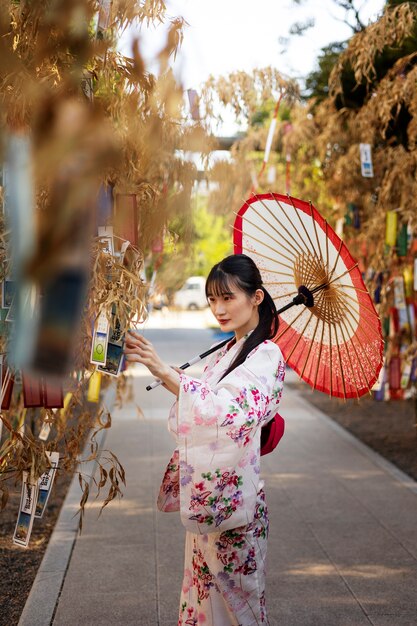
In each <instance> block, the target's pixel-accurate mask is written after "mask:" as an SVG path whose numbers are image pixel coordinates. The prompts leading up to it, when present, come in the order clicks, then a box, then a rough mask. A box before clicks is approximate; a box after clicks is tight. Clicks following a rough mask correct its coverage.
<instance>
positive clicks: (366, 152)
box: [359, 143, 374, 178]
mask: <svg viewBox="0 0 417 626" xmlns="http://www.w3.org/2000/svg"><path fill="white" fill-rule="evenodd" d="M359 151H360V157H361V173H362V176H363V177H364V178H373V175H374V168H373V165H372V151H371V145H370V144H369V143H360V144H359Z"/></svg>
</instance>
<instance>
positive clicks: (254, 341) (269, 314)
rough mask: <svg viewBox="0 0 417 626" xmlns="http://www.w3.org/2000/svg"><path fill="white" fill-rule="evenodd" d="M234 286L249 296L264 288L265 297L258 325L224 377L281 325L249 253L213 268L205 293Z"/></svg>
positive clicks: (219, 292) (218, 292)
mask: <svg viewBox="0 0 417 626" xmlns="http://www.w3.org/2000/svg"><path fill="white" fill-rule="evenodd" d="M234 286H235V287H238V288H239V289H241V290H242V291H244V292H245V293H246V294H247V295H248V296H249V297H251V296H253V295H254V293H255V292H256V290H257V289H262V291H263V292H264V299H263V300H262V302H261V304H260V305H259V309H258V311H259V324H258V325H257V327H256V328H255V329H254V330H253V331H252V332H251V334H250V335H249V337H248V338H247V339H246V340H245V342H244V343H243V346H242V348H241V349H240V351H239V353H238V354H237V356H236V357H235V359H234V360H233V361H232V363H231V364H230V365H229V367H228V368H227V370H226V372H225V373H224V374H223V376H222V378H224V377H225V376H226V375H227V374H229V373H230V372H231V371H233V370H234V369H235V368H236V367H238V365H241V363H243V362H244V361H245V359H246V357H247V356H248V354H249V353H250V352H252V350H253V349H254V348H256V346H258V345H259V344H260V343H262V342H263V341H265V340H266V339H272V338H273V337H275V335H276V334H277V332H278V325H279V321H278V315H277V309H276V306H275V302H274V301H273V299H272V298H271V296H270V294H269V293H268V292H267V290H266V289H265V287H264V286H263V284H262V277H261V273H260V271H259V270H258V268H257V266H256V263H255V262H254V261H253V259H251V258H250V257H249V256H247V255H246V254H232V255H230V256H228V257H226V258H225V259H223V261H220V263H216V265H214V267H212V269H211V270H210V273H209V275H208V276H207V281H206V296H207V297H208V296H210V295H214V296H221V295H226V294H230V293H231V292H232V291H233V287H234Z"/></svg>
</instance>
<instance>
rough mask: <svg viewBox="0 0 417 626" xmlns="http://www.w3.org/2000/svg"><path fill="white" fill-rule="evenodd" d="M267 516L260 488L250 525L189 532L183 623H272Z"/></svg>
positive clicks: (245, 625) (217, 625) (199, 625)
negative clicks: (268, 610)
mask: <svg viewBox="0 0 417 626" xmlns="http://www.w3.org/2000/svg"><path fill="white" fill-rule="evenodd" d="M267 537H268V516H267V509H266V505H265V500H264V493H263V491H261V492H260V493H259V496H258V502H257V506H256V512H255V516H254V519H253V521H252V522H251V524H250V525H249V526H246V527H241V528H235V529H231V530H225V531H224V532H222V533H219V534H217V533H210V534H208V535H194V534H192V533H187V534H186V544H185V569H184V580H183V585H182V592H181V600H180V612H179V619H178V626H190V625H192V626H249V625H254V624H257V625H258V624H264V625H266V624H268V620H267V616H266V609H265V559H266V547H267Z"/></svg>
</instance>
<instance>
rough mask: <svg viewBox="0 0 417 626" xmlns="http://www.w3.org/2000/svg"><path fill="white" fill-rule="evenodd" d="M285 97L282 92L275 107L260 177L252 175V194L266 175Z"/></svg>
mask: <svg viewBox="0 0 417 626" xmlns="http://www.w3.org/2000/svg"><path fill="white" fill-rule="evenodd" d="M283 96H284V93H283V92H282V93H281V94H280V96H279V98H278V101H277V103H276V105H275V109H274V113H273V116H272V120H271V125H270V127H269V130H268V136H267V138H266V144H265V152H264V158H263V161H262V166H261V169H260V172H259V175H258V177H256V174H254V175H252V174H251V177H252V192H254V191H255V190H256V189H257V188H258V180H260V178H261V176H262V174H263V173H264V170H265V167H266V164H267V163H268V160H269V154H270V152H271V147H272V141H273V139H274V133H275V128H276V125H277V118H278V111H279V106H280V104H281V100H282V98H283Z"/></svg>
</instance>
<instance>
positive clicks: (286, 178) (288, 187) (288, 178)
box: [285, 153, 291, 195]
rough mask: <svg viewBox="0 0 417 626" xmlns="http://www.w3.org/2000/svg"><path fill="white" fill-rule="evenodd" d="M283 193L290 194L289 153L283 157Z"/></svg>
mask: <svg viewBox="0 0 417 626" xmlns="http://www.w3.org/2000/svg"><path fill="white" fill-rule="evenodd" d="M285 193H287V194H288V195H290V194H291V154H289V153H287V155H286V157H285Z"/></svg>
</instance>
